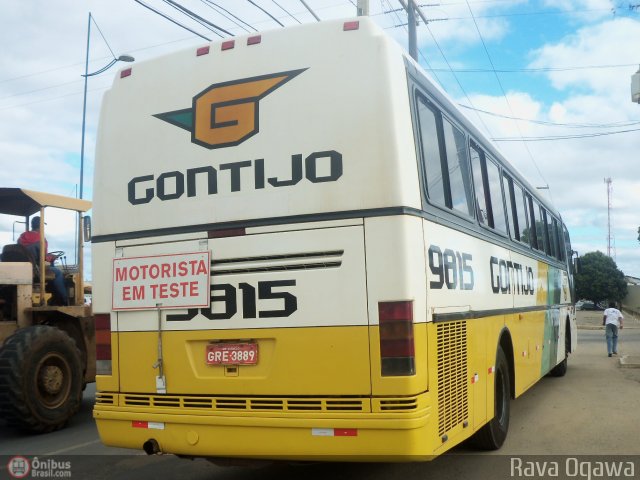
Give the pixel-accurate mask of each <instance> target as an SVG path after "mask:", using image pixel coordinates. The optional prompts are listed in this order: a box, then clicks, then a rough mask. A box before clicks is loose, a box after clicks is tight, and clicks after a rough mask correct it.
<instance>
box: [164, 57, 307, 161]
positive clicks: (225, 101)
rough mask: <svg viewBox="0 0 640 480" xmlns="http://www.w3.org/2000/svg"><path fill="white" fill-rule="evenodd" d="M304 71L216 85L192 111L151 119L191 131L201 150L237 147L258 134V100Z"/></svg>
mask: <svg viewBox="0 0 640 480" xmlns="http://www.w3.org/2000/svg"><path fill="white" fill-rule="evenodd" d="M305 70H306V68H303V69H300V70H291V71H288V72H280V73H272V74H269V75H260V76H258V77H250V78H243V79H241V80H233V81H231V82H223V83H215V84H213V85H211V86H209V87H208V88H206V89H205V90H203V91H202V92H200V93H199V94H197V95H196V96H195V97H193V103H192V107H191V108H186V109H183V110H175V111H172V112H165V113H158V114H156V115H154V117H157V118H159V119H160V120H164V121H165V122H168V123H170V124H172V125H175V126H176V127H180V128H183V129H185V130H187V131H189V132H191V141H192V142H193V143H195V144H198V145H200V146H202V147H206V148H210V149H213V148H223V147H232V146H235V145H239V144H241V143H242V142H244V141H245V140H247V139H248V138H250V137H252V136H253V135H255V134H256V133H258V131H259V106H260V103H259V102H260V100H262V99H263V98H264V97H266V96H267V95H269V94H270V93H271V92H273V91H274V90H276V89H277V88H279V87H281V86H282V85H284V84H285V83H287V82H288V81H289V80H291V79H293V78H294V77H296V76H298V75H300V74H301V73H302V72H304V71H305Z"/></svg>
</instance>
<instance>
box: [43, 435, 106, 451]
mask: <svg viewBox="0 0 640 480" xmlns="http://www.w3.org/2000/svg"><path fill="white" fill-rule="evenodd" d="M96 443H100V439H98V440H91V441H90V442H84V443H79V444H77V445H73V446H71V447H67V448H63V449H61V450H56V451H55V452H48V453H45V455H60V454H61V453H65V452H69V451H71V450H77V449H78V448H82V447H88V446H89V445H94V444H96Z"/></svg>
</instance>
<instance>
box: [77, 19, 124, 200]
mask: <svg viewBox="0 0 640 480" xmlns="http://www.w3.org/2000/svg"><path fill="white" fill-rule="evenodd" d="M92 18H93V17H92V16H91V12H89V23H88V26H87V55H86V58H85V62H84V75H82V76H83V77H84V98H83V101H82V143H81V145H80V192H79V196H80V198H83V191H84V190H83V187H84V136H85V126H86V118H87V80H88V79H89V77H93V76H94V75H99V74H101V73H103V72H106V71H107V70H108V69H110V68H111V67H113V66H114V65H115V64H116V63H117V62H133V61H134V60H135V58H133V57H132V56H130V55H120V56H119V57H118V58H115V56H114V57H113V60H111V61H110V62H109V63H108V64H107V65H105V66H104V67H102V68H101V69H99V70H96V71H95V72H92V73H89V41H90V39H91V20H92Z"/></svg>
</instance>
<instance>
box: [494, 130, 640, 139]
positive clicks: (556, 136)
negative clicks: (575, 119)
mask: <svg viewBox="0 0 640 480" xmlns="http://www.w3.org/2000/svg"><path fill="white" fill-rule="evenodd" d="M638 131H640V128H630V129H628V130H618V131H615V132H596V133H583V134H577V135H555V136H547V137H501V138H492V140H493V141H494V142H518V141H522V142H545V141H548V140H549V141H552V140H572V139H574V138H593V137H605V136H607V135H618V134H621V133H630V132H638Z"/></svg>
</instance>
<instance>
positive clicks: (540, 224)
mask: <svg viewBox="0 0 640 480" xmlns="http://www.w3.org/2000/svg"><path fill="white" fill-rule="evenodd" d="M531 210H532V215H531V220H532V223H533V225H535V226H536V228H535V229H536V241H537V243H536V247H535V248H536V249H537V250H539V251H541V252H543V253H545V252H547V251H548V247H547V243H548V242H547V238H546V237H547V236H546V234H545V233H546V232H545V224H544V216H543V213H544V210H543V209H542V207H541V206H540V203H539V202H538V201H537V200H533V199H532V203H531Z"/></svg>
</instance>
